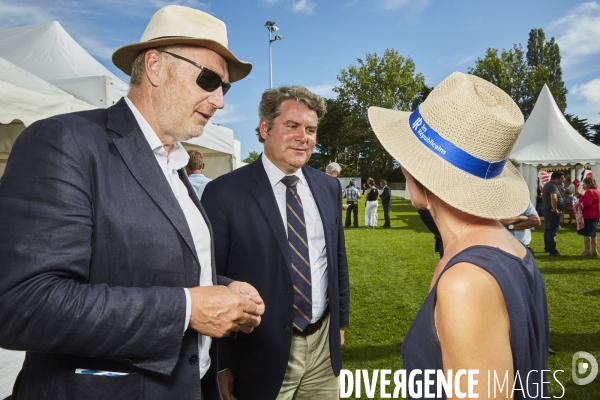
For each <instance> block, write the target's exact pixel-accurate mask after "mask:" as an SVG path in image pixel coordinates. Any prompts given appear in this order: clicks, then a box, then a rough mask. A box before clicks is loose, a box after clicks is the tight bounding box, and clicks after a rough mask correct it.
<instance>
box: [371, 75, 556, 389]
mask: <svg viewBox="0 0 600 400" xmlns="http://www.w3.org/2000/svg"><path fill="white" fill-rule="evenodd" d="M369 120H370V122H371V126H372V127H373V130H374V132H375V134H376V135H377V137H378V139H379V140H380V141H381V143H382V145H383V146H384V148H385V149H386V150H387V151H388V152H389V153H390V154H391V155H392V156H393V158H394V159H396V160H398V162H399V163H400V164H401V165H402V167H401V168H402V172H403V173H404V175H405V177H406V182H407V187H408V190H409V191H410V197H411V201H412V203H413V205H414V206H415V207H417V208H427V209H429V210H430V212H431V215H432V216H433V218H434V220H435V223H436V225H437V227H438V229H439V231H440V233H441V235H442V240H443V243H444V246H445V249H444V257H443V258H442V259H441V260H440V261H439V263H438V265H437V267H436V269H435V271H434V273H433V278H432V281H431V285H430V292H429V295H428V296H427V298H426V300H425V302H424V304H423V306H422V307H421V309H420V311H419V313H418V314H417V317H416V318H415V321H414V322H413V324H412V326H411V328H410V330H409V332H408V334H407V335H406V337H405V339H404V342H403V344H402V361H403V363H404V368H406V370H407V371H406V372H407V375H409V374H410V373H411V371H413V370H421V371H423V370H428V369H429V370H443V371H445V372H446V371H447V370H450V369H451V370H453V371H457V370H459V369H467V370H473V369H478V370H479V371H495V373H496V374H497V375H498V376H505V375H506V374H507V375H508V382H507V386H506V387H507V388H512V387H513V381H514V380H515V376H516V373H517V372H518V373H519V376H520V377H523V376H527V375H528V373H529V372H530V371H533V370H537V371H540V370H547V369H548V338H549V324H548V309H547V301H546V289H545V284H544V280H543V278H542V275H541V273H540V271H539V269H538V268H537V265H536V263H535V259H534V257H533V255H532V254H531V253H530V252H528V251H527V250H526V249H525V247H523V245H521V243H519V242H518V241H517V240H516V238H515V237H514V236H513V235H511V234H510V233H509V232H508V231H507V230H506V229H505V228H504V226H503V225H502V224H501V223H500V222H499V221H498V220H500V219H503V218H508V217H511V216H513V215H518V214H520V213H521V212H522V211H523V210H524V209H525V208H526V206H527V204H528V202H529V192H528V189H527V185H526V183H525V181H524V180H523V178H522V177H521V176H520V175H519V173H518V171H517V170H516V168H515V167H514V166H513V165H512V164H511V163H510V162H507V157H508V155H509V154H510V151H511V149H512V147H513V145H514V143H515V141H516V140H517V138H518V135H519V133H520V131H521V128H522V127H523V115H522V114H521V111H520V110H519V108H518V106H517V105H516V104H515V103H514V101H513V100H512V99H511V98H510V97H509V96H508V95H507V94H506V93H504V92H503V91H502V90H501V89H499V88H498V87H496V86H494V85H493V84H491V83H489V82H487V81H485V80H483V79H481V78H479V77H477V76H474V75H466V74H462V73H460V72H455V73H453V74H452V75H450V76H449V77H448V78H446V79H444V80H443V81H442V82H441V83H440V84H439V85H438V86H437V87H436V88H435V89H433V91H432V92H431V93H430V94H429V96H428V97H427V99H426V100H425V101H424V102H423V103H422V104H421V105H420V106H419V108H418V109H417V110H415V111H414V112H412V113H408V112H402V111H395V110H387V109H383V108H378V107H371V108H369ZM426 139H427V140H426ZM432 143H433V144H435V146H434V145H432ZM440 148H441V149H444V150H445V149H450V148H452V149H453V151H452V152H450V151H446V152H441V151H440ZM498 160H502V161H498ZM448 171H452V182H451V183H450V182H449V179H448V173H449V172H448ZM492 188H494V189H492ZM492 190H495V193H503V194H505V195H504V196H499V197H498V201H495V202H490V201H489V193H490V192H491V191H492ZM465 193H469V194H470V195H469V196H465ZM417 376H419V375H417ZM488 376H489V375H488V374H486V373H483V374H480V375H478V378H477V380H478V384H477V385H476V386H475V387H474V390H473V392H474V393H477V394H478V395H479V396H480V397H487V393H488V384H490V386H491V385H492V384H493V382H492V381H490V382H488ZM492 376H494V375H492ZM529 378H530V379H529V380H527V381H525V380H523V379H521V381H520V382H521V383H522V384H523V386H524V387H525V389H524V390H528V391H529V392H530V393H534V392H535V393H537V392H538V391H539V389H538V388H540V387H541V388H542V392H543V393H544V395H547V393H548V392H547V389H548V388H547V383H544V382H548V378H547V377H546V376H542V375H540V374H536V375H535V376H533V374H530V375H529ZM492 379H493V378H492ZM423 380H424V379H422V381H421V382H419V383H421V384H423ZM466 386H467V385H466V379H462V380H461V381H460V389H461V391H463V392H466V390H467V387H466ZM507 390H508V389H507ZM507 396H510V394H507ZM524 396H525V394H524V393H523V396H522V395H521V393H519V392H515V397H514V398H515V399H517V398H524ZM503 397H504V395H503Z"/></svg>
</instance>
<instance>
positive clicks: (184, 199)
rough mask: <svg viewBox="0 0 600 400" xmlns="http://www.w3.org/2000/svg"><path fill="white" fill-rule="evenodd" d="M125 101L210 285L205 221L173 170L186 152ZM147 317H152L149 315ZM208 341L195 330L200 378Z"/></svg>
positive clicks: (183, 160) (187, 316)
mask: <svg viewBox="0 0 600 400" xmlns="http://www.w3.org/2000/svg"><path fill="white" fill-rule="evenodd" d="M125 102H126V103H127V105H128V106H129V108H130V109H131V112H133V115H134V116H135V119H136V121H137V123H138V124H139V126H140V129H141V130H142V132H143V133H144V137H145V138H146V140H147V141H148V144H149V145H150V148H151V149H152V151H153V152H154V156H155V157H156V161H157V162H158V165H159V166H160V169H161V170H162V171H163V173H164V174H165V178H166V179H167V182H168V183H169V186H170V187H171V190H173V194H174V195H175V198H176V199H177V201H178V202H179V206H180V207H181V209H182V210H183V214H184V215H185V219H186V221H187V223H188V226H189V228H190V232H191V233H192V238H193V239H194V246H195V247H196V254H198V259H199V261H200V266H201V268H200V282H199V284H200V286H212V285H213V281H212V257H211V243H210V232H209V230H208V225H207V224H206V221H205V220H204V218H203V217H202V214H201V213H200V210H199V209H198V207H196V205H195V204H194V202H193V201H192V199H191V198H190V195H189V193H188V190H187V188H186V186H185V185H184V184H183V182H182V181H181V179H180V178H179V174H178V173H177V170H179V169H181V168H183V167H185V166H186V165H187V163H188V160H189V158H190V156H189V155H188V153H187V151H185V149H184V148H183V146H182V145H181V143H179V142H175V143H174V144H173V146H172V147H171V151H170V152H168V153H167V151H166V150H165V149H164V147H163V144H162V142H161V141H160V139H159V138H158V136H157V135H156V133H155V132H154V129H152V127H150V124H148V122H147V121H146V119H145V118H144V116H143V115H142V114H141V113H140V112H139V111H138V109H137V108H136V107H135V105H134V104H133V103H132V102H131V100H129V98H127V97H125ZM184 292H185V298H186V312H185V326H184V330H183V331H184V332H185V331H186V330H187V328H188V325H189V322H190V315H191V303H192V302H191V298H190V293H189V290H188V289H187V288H184ZM149 317H150V318H152V316H149ZM211 341H212V338H211V337H209V336H205V335H200V334H198V354H199V355H200V363H199V368H200V378H202V377H203V376H204V374H206V371H208V368H209V367H210V356H209V355H208V351H209V350H210V344H211Z"/></svg>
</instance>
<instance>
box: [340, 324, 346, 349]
mask: <svg viewBox="0 0 600 400" xmlns="http://www.w3.org/2000/svg"><path fill="white" fill-rule="evenodd" d="M345 341H346V338H345V337H344V328H340V345H341V346H343V345H344V342H345Z"/></svg>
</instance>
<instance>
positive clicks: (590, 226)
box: [577, 176, 600, 257]
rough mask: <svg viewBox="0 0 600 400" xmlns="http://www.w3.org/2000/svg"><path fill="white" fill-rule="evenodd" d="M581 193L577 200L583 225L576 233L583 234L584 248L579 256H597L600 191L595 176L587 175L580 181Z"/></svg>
mask: <svg viewBox="0 0 600 400" xmlns="http://www.w3.org/2000/svg"><path fill="white" fill-rule="evenodd" d="M582 185H583V190H585V192H584V194H583V195H579V202H580V203H581V204H583V221H584V224H585V225H584V227H583V229H580V230H578V231H577V234H578V235H582V236H583V244H584V247H585V250H584V251H583V253H581V254H580V255H581V256H584V257H585V256H594V257H596V256H598V247H597V240H596V228H597V226H598V219H599V218H600V192H599V191H598V184H597V183H596V178H594V177H593V176H588V177H587V178H585V179H584V180H583V182H582Z"/></svg>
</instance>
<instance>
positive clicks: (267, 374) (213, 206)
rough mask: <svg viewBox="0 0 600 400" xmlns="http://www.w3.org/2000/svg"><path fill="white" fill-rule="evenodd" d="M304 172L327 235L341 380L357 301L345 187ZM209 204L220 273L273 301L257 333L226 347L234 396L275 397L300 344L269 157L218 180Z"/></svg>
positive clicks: (334, 348) (335, 359)
mask: <svg viewBox="0 0 600 400" xmlns="http://www.w3.org/2000/svg"><path fill="white" fill-rule="evenodd" d="M302 172H303V173H304V176H305V177H306V180H307V182H308V184H309V187H310V189H311V192H312V194H313V196H314V198H315V201H316V204H317V208H318V210H319V214H320V216H321V219H322V221H323V229H324V230H325V242H326V251H327V272H328V300H329V310H330V313H331V326H330V332H329V333H330V340H329V344H330V348H331V365H332V368H333V370H334V372H335V374H336V375H338V374H339V371H340V368H341V365H342V357H341V348H340V332H339V331H340V327H344V326H347V325H348V308H349V303H350V295H349V287H348V286H349V285H348V264H347V262H346V247H345V244H344V231H343V228H342V223H341V221H342V218H341V216H342V208H341V204H342V202H341V189H340V184H339V182H338V181H337V180H336V179H331V177H330V176H328V175H326V174H325V173H323V172H320V171H317V170H315V169H313V168H310V167H304V168H303V169H302ZM202 204H203V206H204V208H205V210H206V213H207V215H208V217H209V218H210V220H211V223H212V226H213V230H214V238H215V257H216V266H217V273H219V274H222V275H225V276H227V277H229V278H232V279H234V280H238V279H241V280H244V281H247V282H249V283H250V284H252V285H253V286H254V287H256V289H258V291H259V293H260V295H261V296H262V298H263V300H264V301H265V314H264V315H263V316H262V322H261V324H260V326H259V327H257V328H256V329H255V330H254V332H252V333H250V334H248V335H246V334H243V333H238V334H237V335H232V336H231V337H230V338H227V339H223V340H220V341H219V351H220V352H221V351H222V349H223V350H225V351H224V354H223V356H224V358H225V359H226V360H225V362H226V363H227V365H226V366H227V367H228V368H230V369H231V371H232V373H233V375H234V385H235V387H234V394H235V396H236V397H237V398H238V399H240V400H247V399H256V400H269V399H275V398H276V397H277V394H278V393H279V389H280V388H281V383H282V382H283V377H284V375H285V370H286V367H287V364H288V359H289V354H290V347H291V342H292V320H293V314H292V295H291V294H292V277H291V271H292V270H291V262H290V256H289V246H288V242H287V234H286V230H285V228H284V225H283V222H282V219H281V215H280V213H279V209H278V207H277V202H276V200H275V195H274V194H273V189H272V188H271V184H270V183H269V180H268V178H267V174H266V172H265V169H264V167H263V164H262V161H261V158H259V159H258V160H257V161H255V162H253V163H252V164H250V165H248V166H246V167H243V168H240V169H238V170H235V171H233V172H231V173H229V174H226V175H223V176H221V177H219V178H217V179H215V180H214V181H212V182H210V183H209V184H208V185H207V186H206V189H205V190H204V194H203V195H202ZM225 353H226V354H225ZM223 367H225V365H220V368H223Z"/></svg>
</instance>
